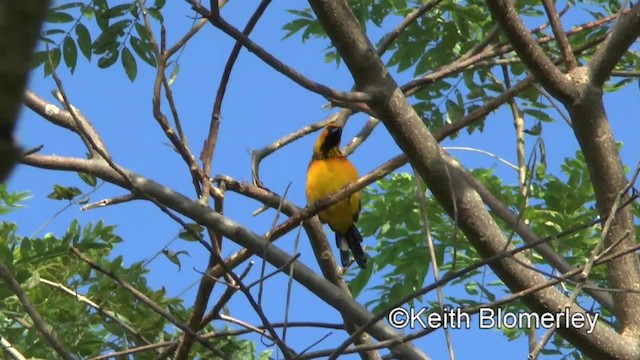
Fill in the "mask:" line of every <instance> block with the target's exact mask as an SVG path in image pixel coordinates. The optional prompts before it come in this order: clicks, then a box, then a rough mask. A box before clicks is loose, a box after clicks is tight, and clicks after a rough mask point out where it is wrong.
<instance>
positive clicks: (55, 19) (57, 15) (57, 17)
mask: <svg viewBox="0 0 640 360" xmlns="http://www.w3.org/2000/svg"><path fill="white" fill-rule="evenodd" d="M73 20H74V18H73V16H71V15H69V14H67V13H63V12H58V11H53V12H50V13H49V14H47V17H46V18H45V20H44V21H45V22H49V23H69V22H72V21H73Z"/></svg>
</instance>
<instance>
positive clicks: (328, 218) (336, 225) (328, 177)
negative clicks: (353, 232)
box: [306, 157, 360, 233]
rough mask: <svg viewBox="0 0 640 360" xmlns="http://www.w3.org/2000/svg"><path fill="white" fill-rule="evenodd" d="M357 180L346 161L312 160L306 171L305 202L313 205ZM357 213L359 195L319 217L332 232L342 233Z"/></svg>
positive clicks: (352, 169) (322, 213)
mask: <svg viewBox="0 0 640 360" xmlns="http://www.w3.org/2000/svg"><path fill="white" fill-rule="evenodd" d="M358 178H359V175H358V171H357V170H356V168H355V167H354V166H353V164H351V162H349V160H347V159H346V158H342V157H339V158H328V159H321V160H314V161H312V162H311V164H309V168H308V170H307V187H306V190H307V202H308V203H309V204H313V203H314V202H316V201H318V200H319V199H321V198H324V197H326V196H327V195H329V194H332V193H335V192H336V191H338V190H340V189H341V188H343V187H344V186H345V185H347V184H348V183H351V182H354V181H356V180H358ZM359 212H360V194H359V193H355V194H353V195H351V196H350V197H348V198H347V199H344V200H342V201H340V202H338V203H337V204H335V205H333V206H332V207H330V208H328V209H326V210H324V211H322V212H320V213H319V214H318V215H319V216H320V219H321V220H322V221H323V222H326V223H328V224H329V226H330V227H331V228H332V229H333V230H334V231H337V232H340V233H345V232H346V231H347V230H348V229H349V227H350V226H351V225H352V224H353V223H354V221H355V218H357V215H358V213H359Z"/></svg>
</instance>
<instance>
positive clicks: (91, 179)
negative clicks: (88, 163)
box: [78, 172, 97, 187]
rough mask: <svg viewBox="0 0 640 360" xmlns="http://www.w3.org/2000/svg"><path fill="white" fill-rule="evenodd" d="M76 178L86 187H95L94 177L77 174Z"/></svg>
mask: <svg viewBox="0 0 640 360" xmlns="http://www.w3.org/2000/svg"><path fill="white" fill-rule="evenodd" d="M78 176H80V179H82V181H84V182H85V184H87V185H89V186H91V187H95V186H96V184H97V180H96V177H95V176H93V175H91V174H87V173H83V172H79V173H78Z"/></svg>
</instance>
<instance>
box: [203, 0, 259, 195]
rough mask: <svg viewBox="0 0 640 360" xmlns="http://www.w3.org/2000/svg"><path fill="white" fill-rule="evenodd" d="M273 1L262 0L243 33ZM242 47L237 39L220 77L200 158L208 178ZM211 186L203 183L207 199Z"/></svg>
mask: <svg viewBox="0 0 640 360" xmlns="http://www.w3.org/2000/svg"><path fill="white" fill-rule="evenodd" d="M270 3H271V0H262V1H261V2H260V5H258V7H257V8H256V10H255V11H254V13H253V15H251V18H249V21H248V22H247V25H246V26H245V28H244V30H243V31H242V34H244V35H245V36H249V34H250V33H251V31H253V28H254V27H255V26H256V24H257V23H258V20H260V17H261V16H262V14H264V12H265V11H266V10H267V6H269V4H270ZM241 49H242V44H241V43H240V41H236V43H235V45H234V46H233V49H231V53H230V54H229V58H228V59H227V63H226V64H225V66H224V70H223V72H222V77H221V78H220V85H218V92H217V94H216V99H215V101H214V103H213V111H212V113H211V122H210V124H209V136H207V139H206V140H205V142H204V146H203V147H202V152H201V154H200V160H201V161H202V164H203V166H204V176H205V177H206V178H207V179H208V178H210V177H211V161H212V159H213V153H214V151H215V148H216V142H217V140H218V128H219V126H220V113H221V108H222V100H224V95H225V93H226V90H227V83H228V82H229V78H230V77H231V71H232V70H233V66H234V65H235V63H236V60H237V59H238V55H239V54H240V50H241ZM210 186H211V184H210V182H208V181H205V183H204V184H203V190H204V196H205V199H206V197H207V196H209V191H208V190H209V187H210Z"/></svg>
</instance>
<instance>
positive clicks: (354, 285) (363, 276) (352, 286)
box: [348, 265, 374, 299]
mask: <svg viewBox="0 0 640 360" xmlns="http://www.w3.org/2000/svg"><path fill="white" fill-rule="evenodd" d="M373 268H374V266H373V265H369V266H367V268H366V269H364V270H360V272H358V275H356V276H354V277H353V279H351V281H349V285H348V286H349V291H351V296H353V298H354V299H355V298H357V297H358V295H360V293H361V292H362V290H363V289H364V287H365V286H367V284H368V283H369V280H370V279H371V275H372V274H373Z"/></svg>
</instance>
